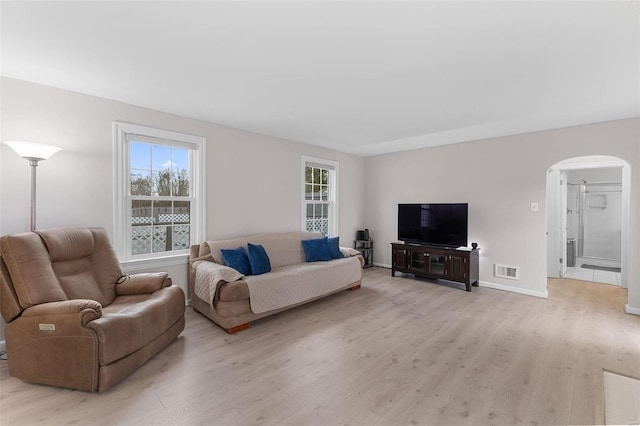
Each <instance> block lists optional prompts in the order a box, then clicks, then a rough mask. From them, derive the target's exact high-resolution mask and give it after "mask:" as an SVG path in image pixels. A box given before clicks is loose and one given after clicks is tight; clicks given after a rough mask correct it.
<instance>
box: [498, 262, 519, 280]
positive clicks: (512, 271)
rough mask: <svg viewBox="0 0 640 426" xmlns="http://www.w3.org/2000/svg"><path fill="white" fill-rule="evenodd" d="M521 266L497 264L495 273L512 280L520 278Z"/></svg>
mask: <svg viewBox="0 0 640 426" xmlns="http://www.w3.org/2000/svg"><path fill="white" fill-rule="evenodd" d="M518 272H519V268H518V267H517V266H507V265H498V264H497V263H496V264H495V268H494V271H493V274H494V275H495V276H496V277H499V278H508V279H510V280H517V279H518V275H519V274H518Z"/></svg>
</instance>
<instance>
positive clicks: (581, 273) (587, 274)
mask: <svg viewBox="0 0 640 426" xmlns="http://www.w3.org/2000/svg"><path fill="white" fill-rule="evenodd" d="M584 263H586V264H591V265H593V264H597V262H596V261H593V260H592V259H584V258H581V257H579V258H577V259H576V266H575V267H574V268H567V272H566V273H565V274H564V277H563V278H572V279H574V280H582V281H591V282H594V283H599V284H612V285H620V282H621V281H620V273H619V272H609V271H600V270H597V269H585V268H582V267H581V266H582V264H584ZM600 263H601V262H600Z"/></svg>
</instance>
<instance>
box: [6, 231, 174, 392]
mask: <svg viewBox="0 0 640 426" xmlns="http://www.w3.org/2000/svg"><path fill="white" fill-rule="evenodd" d="M0 312H1V313H2V317H3V318H4V321H5V322H6V323H7V325H6V327H5V340H6V350H7V358H8V363H9V374H10V375H11V376H13V377H17V378H20V379H22V380H25V381H27V382H33V383H41V384H46V385H53V386H60V387H66V388H72V389H80V390H83V391H98V392H103V391H105V390H107V389H109V388H110V387H111V386H113V385H114V384H116V383H118V382H119V381H120V380H122V379H123V378H124V377H126V376H127V375H128V374H130V373H131V372H133V371H134V370H136V369H137V368H138V367H139V366H141V365H142V364H144V363H145V362H146V361H147V360H149V358H151V357H152V356H153V355H155V354H156V353H158V352H160V351H161V350H162V349H163V348H164V347H166V346H167V345H168V344H169V343H171V342H172V341H173V340H175V339H176V337H177V336H178V335H179V334H180V333H181V332H182V330H183V329H184V324H185V321H184V312H185V297H184V292H183V291H182V289H181V288H180V287H178V286H174V285H172V282H171V278H170V277H168V275H167V274H166V273H143V274H135V275H131V276H129V275H124V274H123V272H122V269H121V268H120V263H119V262H118V259H117V257H116V254H115V252H114V251H113V249H112V247H111V245H110V243H109V239H108V237H107V234H106V232H105V230H104V229H101V228H58V229H51V230H43V231H35V232H24V233H20V234H15V235H9V236H4V237H2V238H1V239H0Z"/></svg>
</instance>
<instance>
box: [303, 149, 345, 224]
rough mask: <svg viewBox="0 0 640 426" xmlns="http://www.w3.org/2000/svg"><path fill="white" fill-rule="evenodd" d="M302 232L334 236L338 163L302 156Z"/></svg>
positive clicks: (336, 219)
mask: <svg viewBox="0 0 640 426" xmlns="http://www.w3.org/2000/svg"><path fill="white" fill-rule="evenodd" d="M302 169H303V185H302V187H303V190H302V192H303V193H302V230H303V231H309V232H322V233H323V234H324V235H328V236H335V235H338V206H337V204H338V193H337V191H338V163H337V162H335V161H329V160H322V159H319V158H311V157H302Z"/></svg>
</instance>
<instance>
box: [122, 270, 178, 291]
mask: <svg viewBox="0 0 640 426" xmlns="http://www.w3.org/2000/svg"><path fill="white" fill-rule="evenodd" d="M169 286H171V278H170V277H169V274H167V273H166V272H153V273H151V272H149V273H142V274H134V275H127V276H126V278H124V280H123V281H121V282H120V283H116V294H117V295H118V296H126V295H132V294H151V293H153V292H155V291H158V290H160V289H161V288H164V287H169Z"/></svg>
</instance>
